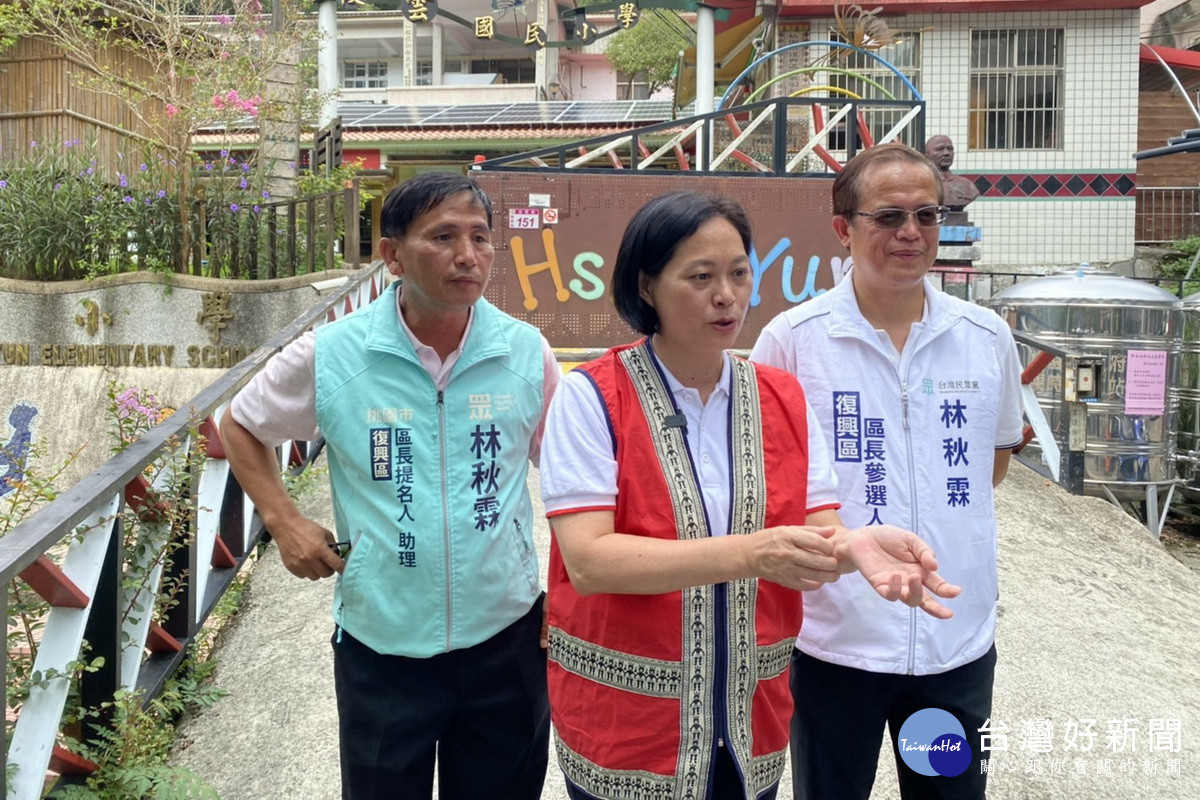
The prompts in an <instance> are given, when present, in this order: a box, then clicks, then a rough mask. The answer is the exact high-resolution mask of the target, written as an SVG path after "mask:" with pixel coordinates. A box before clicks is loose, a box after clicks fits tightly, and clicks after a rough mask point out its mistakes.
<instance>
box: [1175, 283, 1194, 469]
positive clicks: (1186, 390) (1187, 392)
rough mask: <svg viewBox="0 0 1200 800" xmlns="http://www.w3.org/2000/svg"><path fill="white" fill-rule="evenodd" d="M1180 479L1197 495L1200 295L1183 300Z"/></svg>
mask: <svg viewBox="0 0 1200 800" xmlns="http://www.w3.org/2000/svg"><path fill="white" fill-rule="evenodd" d="M1176 460H1177V462H1178V463H1179V477H1181V478H1183V480H1184V487H1185V488H1186V489H1188V490H1189V492H1193V493H1194V492H1200V292H1198V293H1196V294H1191V295H1188V296H1187V297H1185V298H1183V352H1182V354H1181V356H1180V359H1179V450H1178V453H1177V455H1176Z"/></svg>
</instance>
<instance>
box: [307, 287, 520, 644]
mask: <svg viewBox="0 0 1200 800" xmlns="http://www.w3.org/2000/svg"><path fill="white" fill-rule="evenodd" d="M397 287H398V284H393V285H392V286H391V287H390V288H389V289H388V290H387V291H386V292H384V294H383V295H382V296H380V298H379V299H378V300H377V301H376V302H374V303H371V304H370V305H369V306H367V307H366V308H364V309H360V310H358V311H356V312H355V313H353V314H350V315H348V316H346V317H344V318H342V319H341V320H338V321H337V322H333V323H330V324H328V325H325V326H323V327H321V328H318V329H317V332H316V357H315V371H316V387H317V406H316V410H317V422H318V424H319V425H320V427H321V432H322V433H323V434H324V436H325V440H326V443H327V445H326V446H327V452H328V456H329V475H330V482H331V484H332V488H333V505H334V515H335V519H336V521H337V532H338V538H339V539H343V540H347V539H348V540H350V542H351V543H352V549H351V552H350V555H349V556H348V558H347V560H346V569H345V571H344V572H343V574H342V575H341V576H339V577H338V580H337V586H336V589H335V593H334V601H333V613H334V620H335V621H336V622H337V624H338V625H340V626H341V627H342V628H344V629H345V630H346V631H347V632H348V633H350V635H352V636H354V637H355V638H356V639H358V640H359V641H361V642H363V643H364V644H366V645H367V646H368V647H370V648H371V649H373V650H375V651H376V652H379V653H384V654H390V655H403V656H410V657H414V658H427V657H429V656H432V655H436V654H438V653H444V652H446V651H449V650H457V649H460V648H464V647H470V646H472V645H475V644H479V643H480V642H482V641H484V640H486V639H488V638H490V637H491V636H492V635H494V634H496V633H498V632H499V631H501V630H502V629H504V628H505V627H507V626H508V625H510V624H511V623H513V622H514V621H516V620H517V619H519V618H520V617H521V616H522V615H523V614H525V613H526V612H527V611H528V610H529V608H530V606H531V605H532V604H533V602H534V600H535V599H536V598H537V595H538V593H539V592H540V587H539V583H538V569H537V554H536V552H535V551H534V548H533V538H532V528H533V519H532V507H531V504H530V499H529V492H528V489H527V488H526V485H525V478H526V475H527V473H528V469H529V441H530V438H531V436H532V435H533V433H534V431H535V430H536V428H537V425H538V423H539V422H540V420H541V417H542V407H543V398H542V378H543V376H542V371H543V360H542V340H541V336H540V335H539V333H538V331H537V330H536V329H535V328H533V327H532V326H530V325H527V324H526V323H524V322H521V321H519V320H516V319H513V318H512V317H510V316H508V315H507V314H504V313H503V312H501V311H500V310H499V309H497V308H495V307H494V306H493V305H491V304H490V303H489V302H487V301H486V300H483V299H480V300H479V301H478V302H477V303H476V304H475V308H474V311H475V314H474V319H473V320H472V323H471V330H470V333H469V334H468V336H467V340H466V342H465V344H464V346H463V352H462V355H461V356H460V357H459V359H458V362H457V363H456V364H455V365H454V368H453V371H452V372H451V375H450V382H449V384H448V385H447V387H446V389H445V391H444V392H442V393H439V392H438V390H437V387H436V386H435V385H434V382H433V379H432V378H430V377H429V374H428V373H427V372H426V371H425V369H424V367H422V366H421V363H420V361H419V359H418V358H417V354H416V351H415V350H414V349H413V347H412V343H411V342H410V341H409V339H408V337H407V336H406V335H405V333H404V331H403V329H402V328H401V326H400V320H399V318H398V317H397V311H396V309H397V304H396V299H397V298H396V293H397Z"/></svg>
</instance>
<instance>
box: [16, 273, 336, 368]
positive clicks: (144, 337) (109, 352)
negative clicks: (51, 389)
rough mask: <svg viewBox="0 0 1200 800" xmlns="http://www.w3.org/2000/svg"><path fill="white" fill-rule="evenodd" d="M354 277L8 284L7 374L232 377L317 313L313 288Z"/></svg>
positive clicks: (139, 277)
mask: <svg viewBox="0 0 1200 800" xmlns="http://www.w3.org/2000/svg"><path fill="white" fill-rule="evenodd" d="M352 274H354V272H353V271H351V270H332V271H328V272H322V273H316V274H313V275H305V276H298V277H294V278H281V279H276V280H264V281H225V280H217V279H214V278H197V277H192V276H187V275H162V274H153V273H128V274H124V275H114V276H107V277H103V278H97V279H95V280H92V281H66V282H59V283H40V282H34V281H14V280H7V279H0V303H2V304H3V309H4V313H3V314H0V366H12V367H21V366H43V367H182V368H196V367H201V368H208V369H213V368H217V369H225V368H228V367H232V366H233V365H234V364H236V363H237V362H239V361H241V360H242V359H243V358H245V357H246V356H247V355H249V354H250V353H251V352H252V351H254V350H255V349H256V348H258V347H259V346H260V345H262V344H263V342H265V341H267V340H268V339H269V338H271V336H273V335H274V334H275V333H277V332H278V331H279V330H281V329H282V328H284V327H286V326H287V325H288V324H289V323H291V322H292V321H293V320H295V319H296V317H298V316H299V315H300V314H302V313H304V312H305V311H307V310H308V309H309V308H311V307H312V306H313V304H314V303H316V302H317V300H318V299H319V295H320V292H319V290H318V288H317V287H315V286H314V285H313V284H314V283H316V284H318V285H319V284H320V283H321V282H322V281H327V280H329V279H332V278H338V277H342V276H344V275H347V276H348V275H352Z"/></svg>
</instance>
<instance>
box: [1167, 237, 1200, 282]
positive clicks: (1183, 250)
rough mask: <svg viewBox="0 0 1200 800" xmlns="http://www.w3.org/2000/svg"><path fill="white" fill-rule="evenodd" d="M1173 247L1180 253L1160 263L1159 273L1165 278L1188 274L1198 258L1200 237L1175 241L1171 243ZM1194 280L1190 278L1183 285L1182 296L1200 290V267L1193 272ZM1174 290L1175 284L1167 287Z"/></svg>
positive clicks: (1180, 276) (1181, 276)
mask: <svg viewBox="0 0 1200 800" xmlns="http://www.w3.org/2000/svg"><path fill="white" fill-rule="evenodd" d="M1171 249H1172V250H1174V251H1175V252H1176V253H1178V255H1176V256H1172V257H1171V258H1167V259H1165V260H1164V261H1163V262H1162V263H1161V264H1159V265H1158V274H1159V275H1160V276H1161V277H1164V278H1183V277H1185V276H1186V275H1187V272H1188V270H1189V269H1190V268H1191V266H1192V262H1193V261H1195V259H1196V252H1197V251H1200V237H1197V236H1193V237H1192V238H1190V239H1184V240H1182V241H1179V242H1175V243H1174V244H1172V245H1171ZM1192 278H1193V280H1189V281H1188V282H1187V283H1185V284H1184V285H1183V292H1182V296H1184V297H1187V296H1188V295H1190V294H1193V293H1195V292H1200V267H1197V269H1196V271H1195V272H1194V273H1192ZM1166 288H1167V289H1168V290H1170V291H1172V292H1174V291H1175V288H1176V287H1175V286H1174V285H1170V286H1168V287H1166Z"/></svg>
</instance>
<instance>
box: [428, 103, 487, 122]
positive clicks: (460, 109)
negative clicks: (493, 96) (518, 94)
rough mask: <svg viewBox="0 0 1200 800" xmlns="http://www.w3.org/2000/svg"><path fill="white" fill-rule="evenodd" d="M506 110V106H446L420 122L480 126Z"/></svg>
mask: <svg viewBox="0 0 1200 800" xmlns="http://www.w3.org/2000/svg"><path fill="white" fill-rule="evenodd" d="M506 108H508V104H504V105H498V104H488V105H458V106H448V107H446V108H443V109H442V110H441V111H439V112H437V113H435V114H430V115H429V116H428V117H426V118H425V119H423V120H422V121H421V124H422V125H481V124H483V123H485V122H487V121H488V119H489V118H490V117H493V116H495V115H496V114H498V113H500V112H501V111H503V110H504V109H506Z"/></svg>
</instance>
